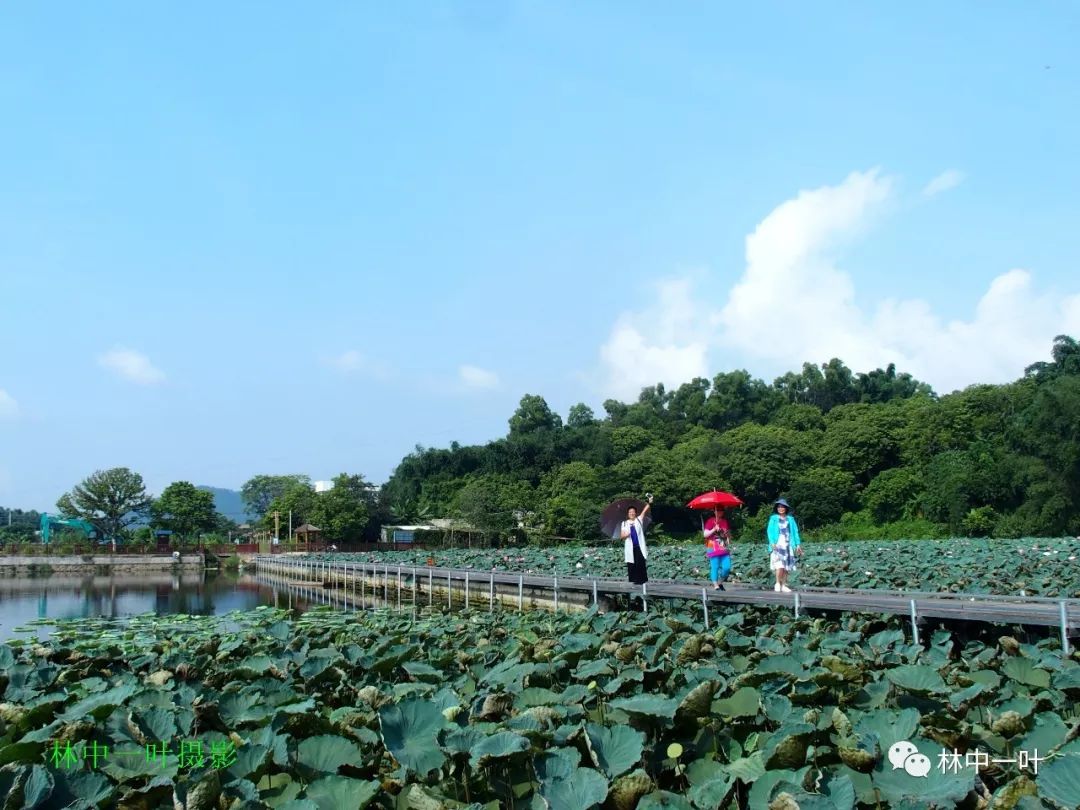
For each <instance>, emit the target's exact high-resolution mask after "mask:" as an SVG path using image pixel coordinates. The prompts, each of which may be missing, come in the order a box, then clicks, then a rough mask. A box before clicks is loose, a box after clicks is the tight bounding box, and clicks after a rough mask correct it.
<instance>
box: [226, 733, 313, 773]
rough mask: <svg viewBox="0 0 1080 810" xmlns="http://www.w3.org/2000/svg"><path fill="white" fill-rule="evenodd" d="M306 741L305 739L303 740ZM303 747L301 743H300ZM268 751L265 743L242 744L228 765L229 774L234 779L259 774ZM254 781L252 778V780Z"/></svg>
mask: <svg viewBox="0 0 1080 810" xmlns="http://www.w3.org/2000/svg"><path fill="white" fill-rule="evenodd" d="M309 739H312V740H314V739H318V738H317V737H311V738H309ZM304 742H307V740H304ZM301 747H303V743H301ZM269 753H270V749H269V748H267V747H266V746H265V745H242V746H240V747H239V748H237V749H236V762H234V763H233V764H232V765H230V766H229V767H228V772H229V775H230V776H232V777H233V778H234V779H243V778H245V777H249V778H250V777H251V776H252V775H256V776H259V775H261V773H260V772H261V770H262V767H263V765H265V764H266V760H267V758H268V755H269ZM253 781H254V780H253Z"/></svg>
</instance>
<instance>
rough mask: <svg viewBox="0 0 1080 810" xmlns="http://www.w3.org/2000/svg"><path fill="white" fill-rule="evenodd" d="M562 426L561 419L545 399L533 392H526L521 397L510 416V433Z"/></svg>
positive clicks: (533, 431) (530, 431) (531, 431)
mask: <svg viewBox="0 0 1080 810" xmlns="http://www.w3.org/2000/svg"><path fill="white" fill-rule="evenodd" d="M561 426H562V419H561V418H560V417H559V415H558V414H557V413H555V412H554V411H553V410H551V408H550V407H548V404H547V401H546V400H545V399H544V398H543V397H541V396H537V395H535V394H526V395H525V396H523V397H522V398H521V402H520V403H519V404H518V408H517V410H516V411H514V415H513V416H511V417H510V433H511V435H513V434H515V433H519V434H520V433H535V432H536V431H540V430H554V429H555V428H558V427H561Z"/></svg>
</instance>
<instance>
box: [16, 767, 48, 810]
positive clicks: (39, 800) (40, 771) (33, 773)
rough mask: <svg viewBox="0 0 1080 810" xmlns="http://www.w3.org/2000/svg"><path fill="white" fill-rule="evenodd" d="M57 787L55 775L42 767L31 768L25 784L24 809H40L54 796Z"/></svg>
mask: <svg viewBox="0 0 1080 810" xmlns="http://www.w3.org/2000/svg"><path fill="white" fill-rule="evenodd" d="M55 787H56V782H55V780H54V779H53V775H52V774H51V773H49V771H48V770H47V769H46V768H45V767H44V766H42V765H32V766H30V775H29V776H27V777H26V780H25V781H24V782H23V805H22V806H23V808H24V810H33V808H35V807H40V806H41V805H43V804H44V803H45V801H46V800H47V799H48V798H49V796H51V795H52V792H53V790H54V789H55Z"/></svg>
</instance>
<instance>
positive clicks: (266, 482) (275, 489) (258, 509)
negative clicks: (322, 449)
mask: <svg viewBox="0 0 1080 810" xmlns="http://www.w3.org/2000/svg"><path fill="white" fill-rule="evenodd" d="M310 483H311V479H310V478H308V477H307V476H306V475H256V476H255V477H253V478H252V479H250V480H249V481H247V482H245V483H244V485H243V486H242V487H241V488H240V497H241V498H242V499H243V501H244V508H245V509H246V510H247V512H248V513H249V514H251V515H254V516H255V517H256V518H261V517H263V516H264V515H266V513H267V512H269V511H270V504H271V503H272V502H273V501H274V500H275V499H277V498H280V497H281V496H282V495H284V494H285V491H286V490H288V489H289V488H290V487H293V486H295V485H296V484H310Z"/></svg>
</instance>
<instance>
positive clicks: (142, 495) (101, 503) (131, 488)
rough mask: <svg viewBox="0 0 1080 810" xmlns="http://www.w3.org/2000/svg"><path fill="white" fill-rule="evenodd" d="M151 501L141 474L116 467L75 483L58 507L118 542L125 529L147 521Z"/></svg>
mask: <svg viewBox="0 0 1080 810" xmlns="http://www.w3.org/2000/svg"><path fill="white" fill-rule="evenodd" d="M150 500H151V499H150V496H149V495H147V493H146V485H145V484H144V483H143V479H142V476H141V475H139V474H138V473H137V472H132V471H131V470H129V469H128V468H127V467H114V468H112V469H110V470H98V471H97V472H95V473H94V474H92V475H90V476H88V477H87V478H86V479H84V480H83V481H82V482H81V483H79V484H76V485H75V486H74V487H73V488H72V490H71V491H70V492H67V493H65V494H64V495H61V496H60V499H59V500H57V502H56V508H57V509H59V510H60V512H61V513H62V514H64V515H67V516H68V517H79V518H83V519H84V520H88V521H90V522H91V523H93V524H94V525H95V526H98V527H99V528H100V529H101V531H102V533H103V534H104V536H105V537H109V538H113V541H114V543H115V540H116V538H117V536H118V535H119V534H120V533H121V532H122V531H123V530H124V529H125V528H127V527H128V526H131V525H133V524H135V523H137V522H139V521H140V520H143V519H145V517H146V514H147V512H148V511H149V509H150Z"/></svg>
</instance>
